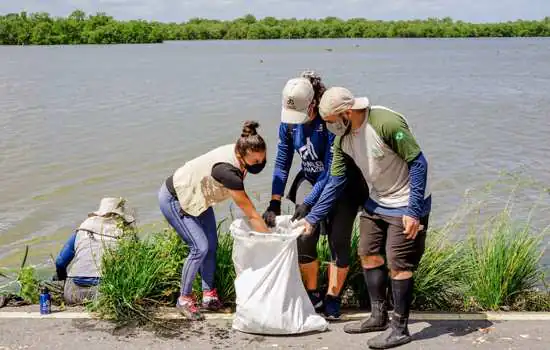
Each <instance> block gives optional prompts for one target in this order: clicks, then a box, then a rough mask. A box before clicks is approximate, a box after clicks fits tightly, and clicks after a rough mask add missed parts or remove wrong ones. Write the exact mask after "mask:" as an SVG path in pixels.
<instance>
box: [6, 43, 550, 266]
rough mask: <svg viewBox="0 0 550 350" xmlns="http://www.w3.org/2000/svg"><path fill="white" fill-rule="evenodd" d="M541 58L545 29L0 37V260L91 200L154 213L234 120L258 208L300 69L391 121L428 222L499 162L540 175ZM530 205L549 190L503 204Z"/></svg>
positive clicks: (544, 85) (545, 61) (545, 139)
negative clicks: (484, 34)
mask: <svg viewBox="0 0 550 350" xmlns="http://www.w3.org/2000/svg"><path fill="white" fill-rule="evenodd" d="M549 62H550V40H549V39H450V40H440V39H433V40H429V39H382V40H296V41H240V42H232V41H219V42H168V43H164V44H160V45H134V46H130V45H115V46H51V47H0V150H1V153H0V266H7V267H13V266H15V265H17V264H18V263H19V262H20V260H21V256H22V252H23V249H24V247H25V245H27V244H28V245H30V247H31V251H30V254H31V261H33V262H34V263H47V262H48V256H49V255H50V254H52V255H54V256H55V255H56V254H57V252H58V251H59V249H60V248H61V245H62V243H63V241H64V240H65V239H66V238H67V236H68V235H69V234H70V232H71V230H72V229H73V228H74V227H75V226H76V225H78V224H79V223H80V222H81V221H82V220H83V219H84V218H85V217H86V215H87V213H88V212H90V211H92V210H95V209H96V207H97V205H98V203H99V200H100V199H101V198H102V197H103V196H123V197H126V198H127V199H128V202H129V205H131V206H133V207H134V208H135V209H136V211H137V215H138V217H139V221H140V223H142V224H151V223H158V222H161V221H162V216H161V214H160V212H159V210H158V206H157V190H158V188H159V186H160V184H161V183H162V181H163V180H164V179H165V178H166V177H167V176H168V175H170V173H171V172H172V171H174V169H176V168H177V167H178V166H180V165H181V164H183V162H185V161H186V160H188V159H190V158H192V157H194V156H197V155H199V154H201V153H203V152H205V151H207V150H209V149H211V148H213V147H216V146H218V145H222V144H225V143H229V142H233V141H234V140H235V138H236V137H237V136H238V134H239V133H240V127H241V124H242V121H244V120H246V119H255V120H258V121H259V122H260V124H261V127H262V128H261V129H260V131H261V132H262V133H263V135H264V136H265V138H266V140H267V142H268V144H269V154H268V167H267V168H266V170H265V171H264V172H263V173H262V174H260V175H257V176H250V177H249V179H247V188H248V190H249V191H250V192H251V193H254V198H255V199H256V200H257V201H259V206H260V210H262V211H263V209H264V208H265V204H266V202H267V201H268V198H269V191H270V186H271V172H272V169H273V160H274V156H275V153H274V150H275V145H276V141H277V140H276V136H277V126H278V122H279V114H280V98H281V97H280V96H281V95H280V93H281V90H282V88H283V86H284V84H285V82H286V80H287V79H289V78H291V77H293V76H295V75H297V74H298V73H299V72H301V71H302V70H304V69H308V68H312V69H316V70H318V71H319V72H320V73H321V74H323V76H324V77H325V82H326V83H327V85H331V86H334V85H342V86H346V87H348V88H349V89H350V90H352V91H353V92H354V93H355V94H356V95H358V96H359V95H366V96H368V97H369V98H370V99H371V101H372V102H373V103H374V104H379V105H384V106H387V107H390V108H392V109H395V110H397V111H399V112H402V113H404V114H405V115H406V117H407V118H408V120H409V122H410V123H411V124H412V127H413V129H414V132H415V134H416V135H417V137H418V140H419V142H420V144H421V146H422V148H423V150H424V152H425V153H426V155H427V156H428V158H429V161H430V167H431V171H432V178H433V193H434V211H433V214H432V218H433V219H432V224H433V225H440V224H442V223H444V222H445V221H446V220H448V219H449V217H451V216H452V215H453V213H455V212H456V211H457V207H458V206H459V205H460V203H461V199H462V196H463V194H464V192H465V191H466V190H468V189H471V188H480V187H483V186H485V185H486V184H487V183H489V182H492V181H494V180H496V179H497V178H498V176H499V174H500V173H501V172H503V171H508V172H510V171H517V170H521V174H522V175H521V176H531V177H533V178H534V179H536V181H539V182H540V184H537V185H535V187H536V186H539V187H540V186H544V184H546V185H548V184H550V172H549V171H548V170H549V166H548V160H547V157H548V152H549V151H550V137H549V136H548V135H549V134H550V122H549V116H550V113H549V112H548V111H549V110H550V94H549V90H550V88H549V87H550V64H549ZM295 158H297V157H295ZM295 170H296V167H295V168H294V171H295ZM541 184H542V185H541ZM535 192H536V191H535ZM508 195H509V193H506V191H504V192H503V193H502V194H497V195H494V196H493V197H491V198H492V199H493V200H494V202H495V203H497V204H499V203H501V204H502V203H504V202H505V201H506V200H508ZM535 200H537V201H538V202H541V205H540V206H539V209H541V210H542V213H543V215H540V218H539V219H536V220H539V221H537V222H539V223H541V225H542V223H544V220H545V218H546V219H548V218H549V217H550V215H548V210H547V209H548V208H549V207H550V203H549V196H548V195H546V196H543V197H538V196H537V195H536V194H535V193H534V192H533V191H532V189H531V192H529V193H526V194H525V193H524V194H522V195H520V196H518V201H519V202H518V203H519V204H518V207H520V209H521V208H525V207H528V206H530V205H531V204H533V202H534V201H535ZM218 209H219V210H218V213H219V217H220V218H221V217H222V216H223V215H224V213H226V212H227V205H226V206H222V207H220V208H218ZM545 210H546V211H545ZM519 213H520V215H524V214H522V212H521V211H519ZM539 226H540V225H539ZM458 238H460V237H458ZM549 259H550V257H549V255H548V254H547V255H546V258H545V260H546V262H548V261H549Z"/></svg>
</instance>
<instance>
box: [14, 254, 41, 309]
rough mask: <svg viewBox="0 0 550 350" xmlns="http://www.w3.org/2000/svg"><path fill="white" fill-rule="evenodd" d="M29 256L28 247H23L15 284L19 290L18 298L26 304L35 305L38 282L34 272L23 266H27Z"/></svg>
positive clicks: (37, 297) (33, 269) (29, 267)
mask: <svg viewBox="0 0 550 350" xmlns="http://www.w3.org/2000/svg"><path fill="white" fill-rule="evenodd" d="M28 256H29V246H26V247H25V254H24V255H23V260H22V262H21V267H20V270H19V274H18V275H17V282H18V283H19V286H20V290H19V296H20V297H21V298H23V300H25V301H26V302H28V303H31V304H35V303H37V302H38V299H39V295H40V293H39V281H38V279H37V277H36V270H35V268H34V267H32V266H25V265H26V264H27V258H28Z"/></svg>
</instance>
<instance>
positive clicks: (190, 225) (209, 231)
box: [158, 184, 218, 295]
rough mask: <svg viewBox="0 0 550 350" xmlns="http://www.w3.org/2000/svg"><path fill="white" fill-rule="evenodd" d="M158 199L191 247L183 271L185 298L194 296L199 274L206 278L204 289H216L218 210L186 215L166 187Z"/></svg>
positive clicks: (165, 214)
mask: <svg viewBox="0 0 550 350" xmlns="http://www.w3.org/2000/svg"><path fill="white" fill-rule="evenodd" d="M158 197H159V204H160V211H161V212H162V214H163V215H164V217H165V218H166V220H167V221H168V223H169V224H170V225H171V226H172V227H173V228H174V229H175V230H176V232H177V233H178V235H179V236H180V237H181V239H182V240H183V241H184V242H185V243H187V245H188V246H189V255H188V257H187V260H186V261H185V263H184V264H183V269H182V271H181V295H191V293H192V291H193V281H194V280H195V277H196V276H197V272H200V275H201V278H202V290H203V291H208V290H211V289H213V288H214V274H215V272H216V250H217V248H218V232H217V229H216V218H215V216H214V210H213V209H212V208H211V207H210V208H208V209H207V210H205V211H204V212H203V213H202V214H200V215H199V216H191V215H184V214H183V212H182V209H181V207H180V203H179V201H178V199H177V198H176V197H174V196H173V195H172V194H171V193H170V192H169V191H168V189H167V188H166V185H165V184H163V185H162V187H161V188H160V191H159V194H158Z"/></svg>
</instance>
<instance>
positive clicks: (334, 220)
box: [293, 177, 360, 268]
mask: <svg viewBox="0 0 550 350" xmlns="http://www.w3.org/2000/svg"><path fill="white" fill-rule="evenodd" d="M293 187H295V198H293V199H294V201H295V204H301V203H302V202H303V200H304V198H305V196H306V195H307V194H309V193H310V192H311V189H312V188H313V184H311V183H310V182H309V181H308V180H306V179H305V178H303V177H302V178H298V179H296V180H295V184H294V185H293ZM352 194H354V193H353V190H352V186H346V189H344V192H343V193H342V194H341V196H340V198H339V199H338V200H337V202H336V203H335V205H334V207H333V208H332V210H331V211H330V213H329V215H328V217H327V219H326V220H323V221H322V222H320V223H319V224H318V225H317V226H316V227H315V230H314V232H312V233H311V234H310V235H301V236H300V237H299V238H298V262H299V263H300V264H307V263H311V262H313V261H315V260H317V244H318V242H319V237H320V235H321V234H326V235H327V238H328V242H329V246H330V252H331V257H332V261H333V262H334V263H335V264H336V266H338V267H342V268H345V267H348V266H349V263H350V250H351V247H350V246H351V234H352V232H353V224H354V222H355V218H356V217H357V213H358V211H359V208H360V205H359V203H358V202H357V201H354V200H352V198H353V197H350V195H352Z"/></svg>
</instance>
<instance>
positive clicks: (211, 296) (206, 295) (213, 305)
mask: <svg viewBox="0 0 550 350" xmlns="http://www.w3.org/2000/svg"><path fill="white" fill-rule="evenodd" d="M222 306H223V305H222V303H221V302H220V298H219V297H218V292H217V291H216V289H211V290H206V291H204V292H203V293H202V307H203V309H206V310H210V311H218V310H219V309H221V308H222Z"/></svg>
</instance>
